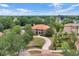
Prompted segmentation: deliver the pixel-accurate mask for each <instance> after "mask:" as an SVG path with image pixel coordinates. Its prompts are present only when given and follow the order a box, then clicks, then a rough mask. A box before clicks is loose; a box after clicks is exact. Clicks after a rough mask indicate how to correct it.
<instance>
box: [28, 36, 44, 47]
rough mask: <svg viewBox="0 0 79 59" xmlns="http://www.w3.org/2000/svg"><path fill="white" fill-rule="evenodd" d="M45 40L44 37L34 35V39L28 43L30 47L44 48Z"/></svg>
mask: <svg viewBox="0 0 79 59" xmlns="http://www.w3.org/2000/svg"><path fill="white" fill-rule="evenodd" d="M44 43H45V41H44V39H42V38H37V37H34V38H33V40H32V41H31V42H30V43H29V44H28V45H27V47H28V48H42V46H43V45H44Z"/></svg>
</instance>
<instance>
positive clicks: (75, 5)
mask: <svg viewBox="0 0 79 59" xmlns="http://www.w3.org/2000/svg"><path fill="white" fill-rule="evenodd" d="M78 6H79V4H74V5H72V6H71V7H69V8H66V9H61V10H58V12H67V11H70V10H73V9H75V7H78Z"/></svg>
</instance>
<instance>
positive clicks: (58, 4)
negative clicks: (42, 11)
mask: <svg viewBox="0 0 79 59" xmlns="http://www.w3.org/2000/svg"><path fill="white" fill-rule="evenodd" d="M62 5H63V4H62V3H52V4H49V5H48V6H49V7H52V6H54V7H55V9H61V8H62Z"/></svg>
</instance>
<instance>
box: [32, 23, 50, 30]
mask: <svg viewBox="0 0 79 59" xmlns="http://www.w3.org/2000/svg"><path fill="white" fill-rule="evenodd" d="M48 28H49V26H47V25H44V24H37V25H34V26H32V29H37V30H47V29H48Z"/></svg>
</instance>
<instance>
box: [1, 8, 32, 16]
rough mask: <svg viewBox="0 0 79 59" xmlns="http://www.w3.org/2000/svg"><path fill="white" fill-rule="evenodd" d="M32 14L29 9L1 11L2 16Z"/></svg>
mask: <svg viewBox="0 0 79 59" xmlns="http://www.w3.org/2000/svg"><path fill="white" fill-rule="evenodd" d="M31 12H32V11H31V10H28V9H15V10H14V9H5V8H4V9H0V15H29V14H31Z"/></svg>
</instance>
